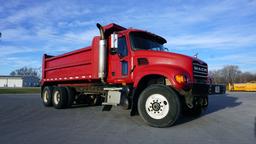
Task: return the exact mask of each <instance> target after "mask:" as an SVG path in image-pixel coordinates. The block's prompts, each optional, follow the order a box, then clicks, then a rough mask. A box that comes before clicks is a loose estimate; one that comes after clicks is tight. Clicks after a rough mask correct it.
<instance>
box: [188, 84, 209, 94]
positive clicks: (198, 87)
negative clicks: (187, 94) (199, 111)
mask: <svg viewBox="0 0 256 144" xmlns="http://www.w3.org/2000/svg"><path fill="white" fill-rule="evenodd" d="M191 89H192V95H193V96H198V97H205V96H207V95H208V93H209V85H208V84H198V83H194V84H192V88H191Z"/></svg>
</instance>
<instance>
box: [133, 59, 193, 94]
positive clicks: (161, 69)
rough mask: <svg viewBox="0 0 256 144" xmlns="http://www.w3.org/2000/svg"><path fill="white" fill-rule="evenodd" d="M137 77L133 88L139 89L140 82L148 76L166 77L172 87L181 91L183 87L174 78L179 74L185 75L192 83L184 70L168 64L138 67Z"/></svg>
mask: <svg viewBox="0 0 256 144" xmlns="http://www.w3.org/2000/svg"><path fill="white" fill-rule="evenodd" d="M135 73H136V75H135V78H134V84H133V87H135V88H136V87H137V86H138V84H139V82H140V80H141V79H142V78H143V77H145V76H147V75H161V76H164V77H166V78H167V79H168V80H169V81H170V82H171V85H172V86H173V87H175V88H178V89H181V88H182V85H180V84H178V83H177V82H176V81H175V80H174V77H175V75H177V74H184V75H186V76H187V77H188V80H189V81H191V79H190V75H189V74H188V73H187V72H186V71H185V70H184V69H182V68H180V67H177V66H170V65H166V64H154V65H148V66H141V67H138V68H137V70H136V72H135Z"/></svg>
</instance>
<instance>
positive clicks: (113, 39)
mask: <svg viewBox="0 0 256 144" xmlns="http://www.w3.org/2000/svg"><path fill="white" fill-rule="evenodd" d="M117 48H118V34H116V33H113V34H111V45H110V53H111V54H116V53H117Z"/></svg>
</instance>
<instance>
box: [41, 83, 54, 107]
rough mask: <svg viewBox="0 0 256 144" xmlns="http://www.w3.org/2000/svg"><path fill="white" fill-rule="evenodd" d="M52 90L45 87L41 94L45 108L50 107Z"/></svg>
mask: <svg viewBox="0 0 256 144" xmlns="http://www.w3.org/2000/svg"><path fill="white" fill-rule="evenodd" d="M52 90H53V88H52V87H50V86H46V87H44V89H43V91H42V93H41V98H42V101H43V104H44V105H45V106H47V107H49V106H52Z"/></svg>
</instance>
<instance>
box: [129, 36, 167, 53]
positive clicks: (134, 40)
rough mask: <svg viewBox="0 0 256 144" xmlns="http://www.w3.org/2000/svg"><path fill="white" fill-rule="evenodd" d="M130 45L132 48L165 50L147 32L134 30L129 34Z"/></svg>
mask: <svg viewBox="0 0 256 144" xmlns="http://www.w3.org/2000/svg"><path fill="white" fill-rule="evenodd" d="M130 38H131V45H132V48H133V49H134V50H155V51H165V50H166V48H165V47H164V46H163V44H161V43H160V42H158V41H157V39H156V38H155V37H154V36H152V35H150V34H147V33H143V32H136V33H131V34H130Z"/></svg>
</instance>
